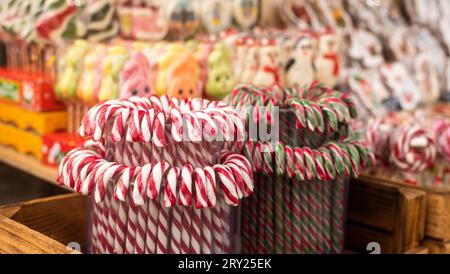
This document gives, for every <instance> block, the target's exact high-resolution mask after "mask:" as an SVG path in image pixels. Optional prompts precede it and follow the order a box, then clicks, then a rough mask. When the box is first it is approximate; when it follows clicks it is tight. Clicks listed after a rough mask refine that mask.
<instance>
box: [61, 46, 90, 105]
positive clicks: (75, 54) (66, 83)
mask: <svg viewBox="0 0 450 274" xmlns="http://www.w3.org/2000/svg"><path fill="white" fill-rule="evenodd" d="M88 49H89V43H88V42H86V41H84V40H77V41H75V43H73V45H71V46H70V47H69V49H68V50H67V51H66V52H65V54H64V55H61V57H60V59H59V62H58V71H59V76H58V79H57V82H56V85H55V91H56V94H57V96H58V97H60V98H63V99H73V98H74V97H75V93H76V89H77V84H78V79H79V77H80V66H79V64H80V60H83V57H84V55H85V54H86V53H87V52H88Z"/></svg>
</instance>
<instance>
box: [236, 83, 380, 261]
mask: <svg viewBox="0 0 450 274" xmlns="http://www.w3.org/2000/svg"><path fill="white" fill-rule="evenodd" d="M228 99H229V101H230V102H231V104H232V105H235V106H241V107H245V106H247V107H249V106H250V107H251V108H247V109H248V110H249V111H247V115H244V117H247V118H248V119H247V120H246V122H247V123H249V121H250V120H253V121H261V120H263V121H265V122H266V123H267V124H268V127H269V128H271V130H274V129H275V128H276V127H277V125H279V133H280V134H279V135H280V136H279V141H276V142H270V141H268V142H262V141H251V140H246V141H243V142H241V141H237V142H234V143H233V144H232V147H231V149H232V150H233V151H238V152H240V153H243V154H244V155H245V156H246V157H247V158H248V159H252V167H253V170H254V172H255V187H256V191H255V193H254V195H253V196H252V197H251V198H250V199H246V200H245V201H243V205H242V222H243V223H242V239H243V243H242V248H243V252H246V253H338V252H340V251H342V247H343V246H342V244H343V217H344V180H345V178H347V177H349V176H353V177H356V176H358V174H359V173H360V169H361V168H362V167H364V166H367V165H370V164H371V163H372V162H373V161H374V159H373V155H372V154H371V153H370V151H369V150H368V149H367V147H366V146H365V144H364V143H362V142H360V141H358V140H357V139H356V138H355V137H353V136H351V135H352V134H351V130H350V126H349V124H350V122H351V120H352V118H355V117H356V111H355V106H354V104H353V101H352V100H351V99H350V98H349V97H348V96H347V95H346V94H343V93H339V92H335V91H333V90H330V89H328V88H326V87H324V86H323V85H321V84H319V83H317V82H313V83H311V84H310V85H309V86H305V87H304V88H302V89H301V90H284V89H282V88H280V87H278V86H274V87H271V88H258V87H254V86H251V85H241V86H238V87H236V88H235V89H234V90H233V91H232V93H231V95H230V96H229V98H228ZM262 107H265V108H262ZM274 107H278V108H279V112H280V113H279V115H278V116H279V123H278V121H276V118H275V117H273V113H274V112H273V111H271V110H273V108H274ZM249 118H252V119H249ZM258 125H260V124H258Z"/></svg>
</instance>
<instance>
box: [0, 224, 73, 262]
mask: <svg viewBox="0 0 450 274" xmlns="http://www.w3.org/2000/svg"><path fill="white" fill-rule="evenodd" d="M0 242H1V244H0V253H1V254H20V253H22V254H48V253H49V254H64V253H70V250H68V249H67V248H66V246H64V245H63V244H61V243H59V242H57V241H55V240H53V239H51V238H49V237H47V236H45V235H43V234H41V233H39V232H36V231H33V230H31V229H29V228H28V227H26V226H24V225H22V224H19V223H17V222H15V221H13V220H11V219H8V218H6V217H5V216H2V215H0Z"/></svg>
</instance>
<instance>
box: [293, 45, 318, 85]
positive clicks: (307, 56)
mask: <svg viewBox="0 0 450 274" xmlns="http://www.w3.org/2000/svg"><path fill="white" fill-rule="evenodd" d="M313 57H314V49H313V41H312V39H311V37H309V36H304V37H301V38H300V39H299V40H298V41H297V44H296V45H295V48H294V52H293V54H292V58H291V59H290V60H289V61H288V63H287V65H286V79H287V84H288V85H289V86H291V87H295V88H297V89H299V88H301V87H303V86H304V85H307V84H309V83H311V82H312V81H313V80H314V69H313Z"/></svg>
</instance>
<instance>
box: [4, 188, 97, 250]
mask: <svg viewBox="0 0 450 274" xmlns="http://www.w3.org/2000/svg"><path fill="white" fill-rule="evenodd" d="M87 222H88V218H87V200H86V197H84V196H81V195H78V194H65V195H59V196H54V197H50V198H43V199H36V200H31V201H28V202H24V203H18V204H12V205H6V206H1V207H0V253H32V254H39V253H73V252H74V251H73V250H72V249H71V248H69V247H68V244H69V243H78V244H80V246H81V247H82V250H83V248H84V247H85V246H86V239H87ZM75 253H77V252H75ZM78 253H79V252H78Z"/></svg>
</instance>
